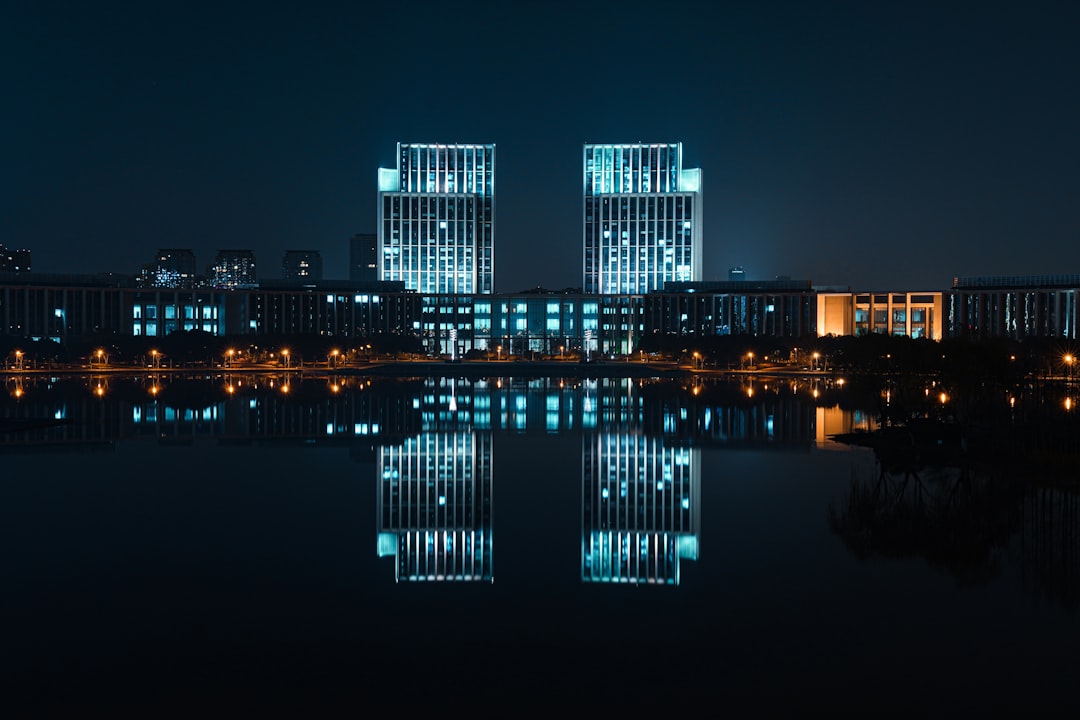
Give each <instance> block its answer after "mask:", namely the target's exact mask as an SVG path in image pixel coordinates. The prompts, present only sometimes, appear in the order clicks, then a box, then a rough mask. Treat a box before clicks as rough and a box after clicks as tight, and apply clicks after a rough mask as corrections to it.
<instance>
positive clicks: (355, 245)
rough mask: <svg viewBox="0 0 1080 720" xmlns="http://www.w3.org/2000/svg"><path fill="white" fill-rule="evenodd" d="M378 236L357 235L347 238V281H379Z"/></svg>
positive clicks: (373, 234) (370, 234) (372, 234)
mask: <svg viewBox="0 0 1080 720" xmlns="http://www.w3.org/2000/svg"><path fill="white" fill-rule="evenodd" d="M378 257H379V236H378V235H377V234H375V233H357V234H356V235H353V236H352V237H351V238H349V280H352V281H353V282H373V281H375V280H378V279H379V262H378Z"/></svg>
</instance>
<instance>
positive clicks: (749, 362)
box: [746, 352, 754, 370]
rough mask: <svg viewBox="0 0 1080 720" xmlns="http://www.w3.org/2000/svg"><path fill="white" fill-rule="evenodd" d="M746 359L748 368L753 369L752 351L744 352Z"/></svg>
mask: <svg viewBox="0 0 1080 720" xmlns="http://www.w3.org/2000/svg"><path fill="white" fill-rule="evenodd" d="M746 359H747V361H748V367H749V369H750V370H753V369H754V353H752V352H748V353H746Z"/></svg>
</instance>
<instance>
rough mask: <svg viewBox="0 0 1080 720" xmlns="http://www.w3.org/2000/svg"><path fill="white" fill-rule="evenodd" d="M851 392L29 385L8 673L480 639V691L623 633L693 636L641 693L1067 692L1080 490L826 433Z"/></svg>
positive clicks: (956, 698)
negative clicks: (916, 685)
mask: <svg viewBox="0 0 1080 720" xmlns="http://www.w3.org/2000/svg"><path fill="white" fill-rule="evenodd" d="M845 393H849V394H845ZM852 394H853V392H852V391H851V389H850V387H848V388H845V387H842V386H839V385H838V384H836V383H826V382H819V383H816V384H815V383H805V382H800V381H793V380H790V379H771V380H769V379H755V380H753V381H745V382H710V381H701V380H697V381H686V382H677V381H651V380H637V379H623V378H595V379H581V378H490V379H481V380H465V379H460V378H434V379H432V378H426V379H425V378H417V379H407V380H395V381H390V380H372V379H370V378H357V377H345V376H330V377H319V378H310V377H300V376H299V375H291V376H275V377H256V376H247V375H244V376H213V377H205V378H197V379H191V380H187V381H184V382H177V381H172V380H170V379H169V378H163V377H141V378H137V379H133V378H126V377H120V376H111V377H108V378H101V377H94V378H80V379H72V380H64V379H57V380H55V381H53V382H38V383H29V384H28V383H24V384H22V386H21V387H20V392H19V393H18V396H17V397H15V396H12V395H11V394H9V396H8V399H7V400H6V401H5V404H3V405H0V410H2V411H3V417H4V418H6V419H19V420H39V421H40V420H49V419H53V420H57V419H58V420H61V421H63V422H61V423H59V424H55V425H51V426H50V425H49V424H48V423H40V426H39V427H30V426H25V427H20V428H18V429H17V430H12V431H10V432H7V433H5V434H3V435H0V453H2V458H3V462H4V465H5V467H6V468H7V469H8V471H7V472H6V473H5V477H6V480H5V484H4V485H3V491H4V497H3V508H4V511H3V512H4V518H3V520H4V526H5V527H6V528H7V533H8V540H9V541H8V542H7V543H6V544H5V547H6V551H5V560H6V561H7V562H5V563H4V565H3V566H4V567H5V568H6V570H5V575H6V577H7V580H8V587H9V588H11V592H10V593H9V594H8V595H7V596H6V600H5V601H4V603H3V604H4V609H5V611H6V612H5V615H6V616H8V617H21V618H23V619H24V620H25V622H24V623H22V624H21V625H20V627H19V628H14V627H13V628H11V630H12V633H11V637H12V641H11V642H12V645H11V647H12V648H13V651H12V652H13V654H11V655H9V659H10V662H8V663H5V669H9V670H11V671H12V673H14V674H15V675H17V676H19V677H21V678H22V679H23V680H24V681H25V682H26V684H27V687H41V686H42V683H44V682H45V680H44V679H43V678H45V677H46V676H48V675H49V673H50V672H52V671H55V670H56V668H57V667H67V668H72V667H76V668H78V669H77V670H73V671H69V672H71V673H73V675H71V677H70V678H69V679H70V680H72V681H73V686H74V687H81V688H82V689H83V691H85V690H86V688H87V687H90V686H93V687H98V685H99V684H100V685H101V686H102V687H104V686H108V685H109V680H108V679H109V678H112V677H114V671H115V670H116V668H117V667H120V668H122V669H123V670H125V671H126V672H128V673H134V674H135V675H136V676H137V677H138V678H139V679H140V681H141V682H143V683H144V684H146V685H147V686H148V687H151V688H157V689H159V690H161V689H164V687H166V686H168V684H169V682H170V681H169V679H168V676H167V675H166V676H161V675H158V674H156V673H153V672H151V671H150V670H148V669H147V667H151V668H160V666H161V664H162V663H166V664H168V665H169V667H172V668H173V669H174V675H175V676H176V677H175V678H174V679H178V678H182V679H183V680H185V681H186V682H188V683H192V682H194V683H195V686H196V687H201V688H202V691H203V692H206V693H214V692H228V690H227V689H224V688H222V687H221V686H220V684H219V683H223V682H224V681H223V680H222V678H224V677H225V676H226V674H227V668H229V667H233V666H235V665H240V666H243V668H244V670H243V671H242V672H240V673H239V675H238V679H237V687H249V686H251V685H258V686H265V684H266V683H267V682H273V684H276V685H278V686H280V687H285V688H287V687H295V689H296V692H297V693H299V694H300V695H302V696H306V695H307V693H309V692H310V693H317V694H320V695H321V696H323V697H339V696H342V695H345V696H351V695H352V693H354V692H358V691H359V688H360V687H363V688H368V689H370V690H371V691H372V692H378V691H379V690H380V689H381V690H384V691H393V692H409V689H410V688H414V686H413V684H412V683H411V682H410V681H409V677H411V675H409V674H408V673H406V674H405V675H394V676H393V677H391V678H383V679H382V684H381V685H380V683H377V682H375V681H374V680H372V682H371V683H368V682H367V681H364V682H361V683H359V684H358V683H357V681H356V680H355V679H352V680H349V679H348V678H354V677H355V676H354V675H352V674H351V673H353V672H360V665H359V664H358V663H359V660H357V657H360V658H361V659H362V658H363V657H364V653H369V654H373V656H376V657H379V658H381V659H383V660H384V661H385V662H386V663H387V664H388V666H392V667H398V668H420V667H423V666H425V665H426V664H428V663H431V662H435V663H438V664H444V665H446V664H449V665H454V664H458V663H461V662H466V663H467V662H468V661H469V660H470V659H471V660H472V661H473V662H474V663H475V664H476V667H477V668H478V669H480V668H482V669H483V673H482V674H483V677H484V678H485V680H484V681H483V682H481V683H480V685H481V687H482V688H483V690H482V691H483V692H485V693H486V694H487V696H488V697H489V698H498V697H501V695H502V694H503V693H506V694H507V695H513V694H514V693H520V692H528V693H536V692H539V691H540V688H546V691H547V692H555V693H557V694H559V695H561V696H562V695H565V696H580V697H582V698H583V699H586V700H599V699H601V698H602V697H604V693H603V692H599V691H597V690H589V688H590V687H593V688H595V686H596V685H601V686H605V685H606V686H610V685H614V686H616V687H621V685H619V683H625V672H626V669H625V662H626V658H627V657H636V658H638V659H639V661H640V662H642V663H645V664H647V665H649V666H652V665H655V664H656V663H660V666H658V667H662V666H663V662H662V661H663V659H669V660H670V659H671V658H684V660H682V661H680V662H679V668H680V669H679V671H678V672H663V673H662V674H661V676H659V677H657V678H655V679H654V680H653V681H652V682H651V683H650V684H648V686H647V687H641V686H637V685H635V687H634V689H635V690H636V691H637V692H638V693H639V694H641V693H644V695H645V696H646V697H654V698H668V699H672V698H676V697H679V698H685V697H697V696H700V697H706V696H711V695H712V694H714V693H715V692H717V688H720V690H722V691H723V692H724V693H725V695H726V697H728V698H729V702H731V703H732V704H740V703H742V702H752V703H756V706H757V707H770V706H778V707H788V708H807V709H815V708H817V709H822V708H835V707H841V708H844V707H847V708H849V709H850V708H854V707H866V706H867V703H869V706H871V707H873V706H874V705H875V702H876V700H877V699H878V698H880V697H883V695H882V693H886V692H887V691H888V690H889V689H890V688H891V687H892V680H893V679H894V678H895V677H897V676H905V677H906V676H907V675H908V674H910V673H911V672H913V671H912V669H911V667H910V665H911V664H915V663H918V664H919V665H920V667H921V668H922V669H924V670H925V671H926V672H928V673H930V674H934V673H940V675H938V678H939V679H937V680H934V681H933V682H931V683H929V684H928V685H926V686H924V687H922V688H921V689H920V690H919V691H918V692H915V693H913V694H910V695H908V696H906V699H905V700H904V701H902V702H901V703H900V705H899V706H900V707H909V708H925V707H934V708H940V707H951V706H953V705H954V704H956V705H958V704H960V703H961V699H962V698H963V697H964V696H966V701H965V702H967V703H969V705H966V706H965V707H968V706H974V707H980V706H981V705H982V704H983V703H985V704H987V705H989V704H993V705H994V707H999V708H1000V707H1005V708H1008V707H1010V706H1020V705H1021V704H1022V702H1031V696H1030V692H1028V690H1029V687H1030V686H1032V685H1034V684H1035V674H1036V673H1041V675H1040V679H1039V682H1038V687H1040V688H1041V689H1042V693H1043V694H1042V695H1041V696H1039V697H1042V698H1043V700H1045V702H1046V704H1049V705H1051V706H1054V707H1061V706H1063V705H1068V704H1070V703H1072V700H1071V694H1069V693H1066V692H1065V691H1064V690H1062V691H1061V692H1060V693H1059V692H1057V691H1056V688H1057V684H1056V681H1057V679H1058V678H1059V676H1060V677H1064V675H1063V673H1064V669H1065V668H1066V667H1070V666H1072V662H1071V658H1072V651H1071V650H1070V649H1069V647H1070V645H1071V643H1073V642H1075V641H1076V640H1077V639H1080V637H1078V634H1077V631H1076V629H1075V620H1076V610H1077V605H1078V602H1077V601H1078V597H1080V593H1078V583H1077V578H1078V577H1080V572H1078V569H1080V568H1078V558H1080V553H1078V545H1080V539H1078V536H1080V533H1077V529H1078V527H1080V525H1078V505H1077V502H1076V500H1075V495H1073V494H1072V493H1071V492H1070V491H1068V490H1065V489H1063V488H1061V487H1055V486H1053V485H1051V484H1049V483H1037V484H1032V483H1030V482H1020V481H1019V480H1018V478H1016V477H1014V476H1013V475H1010V474H1005V473H1003V472H1000V471H997V470H995V469H994V468H978V467H974V468H972V467H968V468H957V467H919V466H907V467H894V466H892V465H890V464H889V463H887V462H882V461H881V460H879V459H877V458H876V457H875V456H874V454H873V453H872V452H871V451H870V450H867V449H864V448H853V447H850V446H847V445H843V444H840V443H836V442H834V441H833V440H831V439H830V438H831V436H833V435H835V434H840V433H847V432H852V431H853V430H860V429H862V430H870V429H874V428H876V427H877V426H878V423H879V421H880V419H881V417H882V414H881V406H880V405H879V404H875V402H876V401H877V399H878V398H880V394H878V393H868V394H866V395H864V396H862V397H871V398H874V401H866V400H860V399H858V398H857V397H852ZM888 399H889V401H890V402H891V401H893V398H892V397H889V398H888ZM95 450H96V451H99V452H94V451H95ZM468 588H474V589H472V590H469V589H468ZM43 638H44V640H43ZM211 650H212V652H211V655H210V657H211V658H212V659H211V660H209V661H207V659H206V658H207V656H206V654H205V653H206V652H210V651H211ZM313 653H314V654H316V655H318V656H319V657H321V658H322V660H320V661H315V662H314V663H313V664H303V663H301V662H300V661H299V660H298V658H299V657H308V658H310V657H311V655H312V654H313ZM166 656H168V657H170V658H172V659H170V660H166V659H165V658H166ZM548 656H550V658H549V657H548ZM263 657H266V658H273V662H272V663H271V662H269V661H267V662H266V663H264V662H263V660H262V659H260V658H263ZM1054 659H1056V660H1057V661H1058V662H1057V664H1053V663H1051V662H1050V661H1051V660H1054ZM1025 660H1026V661H1027V662H1025ZM147 662H149V665H147V664H146V663H147ZM204 662H209V665H204V664H201V663H204ZM196 667H200V668H202V669H201V671H200V672H198V673H196V672H195V671H194V668H196ZM514 667H516V668H517V670H516V671H515V670H512V669H511V668H514ZM620 668H622V669H620ZM958 668H959V669H958ZM1018 668H1019V669H1018ZM946 672H948V673H949V680H948V681H947V682H946V681H944V680H941V679H940V678H941V677H942V676H944V674H945V673H946ZM1028 674H1030V675H1031V676H1032V677H1031V678H1028V677H1027V675H1028ZM193 678H201V680H199V681H196V680H193ZM586 679H588V681H586ZM200 683H201V684H200ZM987 683H991V684H993V685H994V692H992V693H991V694H990V695H986V694H984V695H982V697H983V698H984V699H983V700H978V699H976V700H973V699H972V697H971V694H972V693H975V692H983V693H985V692H986V684H987ZM765 688H770V689H771V690H772V693H771V694H770V695H768V696H764V695H760V694H759V693H761V692H763V691H764V689H765ZM432 699H436V698H435V697H434V696H433V698H432ZM624 699H626V698H624ZM991 699H992V700H993V702H992V703H991ZM73 702H74V701H73ZM1035 705H1036V706H1038V705H1039V702H1038V700H1036V701H1035ZM889 707H893V706H892V705H889Z"/></svg>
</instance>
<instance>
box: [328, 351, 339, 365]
mask: <svg viewBox="0 0 1080 720" xmlns="http://www.w3.org/2000/svg"><path fill="white" fill-rule="evenodd" d="M340 354H341V351H340V350H338V349H337V348H334V349H333V350H331V351H330V364H331V365H332V366H333V367H337V359H338V355H340Z"/></svg>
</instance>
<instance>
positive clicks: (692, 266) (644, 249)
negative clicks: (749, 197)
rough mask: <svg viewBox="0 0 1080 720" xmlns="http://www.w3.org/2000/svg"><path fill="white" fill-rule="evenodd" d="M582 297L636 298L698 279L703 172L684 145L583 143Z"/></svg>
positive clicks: (700, 269) (700, 276)
mask: <svg viewBox="0 0 1080 720" xmlns="http://www.w3.org/2000/svg"><path fill="white" fill-rule="evenodd" d="M583 171H584V218H583V258H582V260H583V263H584V283H583V285H582V287H583V289H584V291H585V292H586V293H602V294H612V293H614V294H619V293H622V294H640V293H647V292H651V291H653V290H660V289H662V288H663V287H664V283H666V282H670V281H692V280H701V278H702V201H701V170H699V169H684V168H683V165H682V143H651V144H649V143H633V144H626V145H593V144H587V145H585V148H584V155H583Z"/></svg>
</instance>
